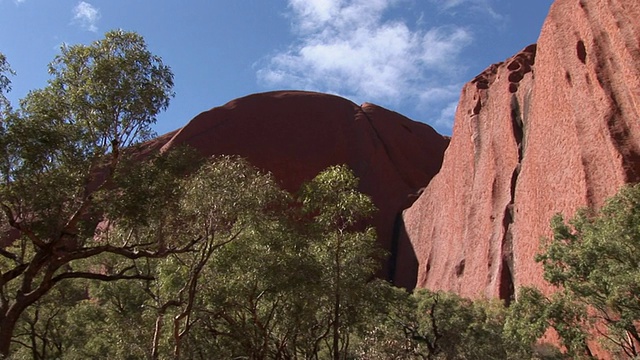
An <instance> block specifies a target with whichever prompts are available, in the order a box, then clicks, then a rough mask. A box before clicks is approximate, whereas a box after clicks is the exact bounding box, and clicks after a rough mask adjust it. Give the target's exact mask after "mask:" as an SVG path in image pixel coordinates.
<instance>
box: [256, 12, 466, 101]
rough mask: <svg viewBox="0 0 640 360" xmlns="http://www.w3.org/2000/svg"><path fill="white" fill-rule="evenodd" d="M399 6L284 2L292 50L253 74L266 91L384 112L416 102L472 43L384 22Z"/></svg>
mask: <svg viewBox="0 0 640 360" xmlns="http://www.w3.org/2000/svg"><path fill="white" fill-rule="evenodd" d="M399 1H401V0H289V7H290V9H291V12H292V19H293V24H294V31H295V32H296V34H298V35H299V39H298V42H296V43H295V44H293V45H292V46H291V47H290V48H289V49H288V50H287V51H283V52H280V53H277V54H275V55H273V56H271V57H270V58H269V59H267V61H266V63H265V64H262V65H263V66H262V67H261V68H260V69H259V70H258V78H259V80H260V81H262V82H263V83H264V84H266V85H267V86H270V87H293V88H302V89H307V90H317V91H324V92H331V93H336V94H340V95H343V96H346V97H350V98H352V99H354V101H358V102H363V101H372V102H378V103H381V104H383V105H387V106H389V105H394V104H398V103H400V102H406V101H407V99H414V101H417V100H419V97H420V95H421V94H422V93H423V92H424V89H425V87H427V86H428V83H429V82H433V78H434V77H444V76H445V75H448V74H450V73H451V71H452V68H455V67H452V64H454V63H455V62H456V58H457V56H458V54H459V53H460V52H461V51H462V50H463V49H464V48H465V47H466V46H467V45H468V44H470V42H471V41H472V38H473V35H472V34H471V32H470V31H469V30H468V29H466V28H465V27H461V26H454V25H449V26H441V27H432V28H430V29H411V27H410V25H409V23H408V22H406V21H404V20H398V19H389V18H386V17H385V15H387V13H388V12H389V11H390V10H391V9H392V8H393V7H394V5H397V4H398V3H399Z"/></svg>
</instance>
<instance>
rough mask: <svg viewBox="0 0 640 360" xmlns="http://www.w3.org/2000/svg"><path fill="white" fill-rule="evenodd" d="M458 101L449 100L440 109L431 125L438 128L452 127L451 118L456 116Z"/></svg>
mask: <svg viewBox="0 0 640 360" xmlns="http://www.w3.org/2000/svg"><path fill="white" fill-rule="evenodd" d="M457 109H458V102H457V101H454V102H450V103H449V104H448V105H447V106H445V107H444V108H443V109H442V110H441V111H440V116H439V117H438V118H437V119H436V120H435V121H434V123H433V125H434V126H436V127H437V128H439V129H446V130H451V129H453V119H454V117H455V116H456V110H457Z"/></svg>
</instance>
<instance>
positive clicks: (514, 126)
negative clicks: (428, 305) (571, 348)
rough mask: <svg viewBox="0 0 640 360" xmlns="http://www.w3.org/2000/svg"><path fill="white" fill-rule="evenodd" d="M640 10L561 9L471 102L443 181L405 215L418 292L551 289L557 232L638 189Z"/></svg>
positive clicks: (485, 78) (623, 1)
mask: <svg viewBox="0 0 640 360" xmlns="http://www.w3.org/2000/svg"><path fill="white" fill-rule="evenodd" d="M638 19H640V3H639V2H638V1H637V0H608V1H600V0H556V1H555V3H554V4H553V5H552V7H551V9H550V13H549V16H548V18H547V20H546V22H545V24H544V27H543V30H542V33H541V35H540V38H539V41H538V44H537V46H535V45H532V46H529V47H527V48H526V49H524V50H523V51H522V52H520V53H519V54H518V55H516V56H514V57H513V58H511V59H509V60H507V61H506V62H504V63H500V64H496V65H492V66H491V67H489V68H488V69H487V70H486V71H485V72H483V73H482V74H481V75H479V76H478V77H476V78H475V79H474V80H473V81H472V82H470V83H468V84H467V85H466V86H465V87H464V88H463V90H462V94H461V98H460V103H459V106H458V110H457V113H456V118H455V125H454V130H453V137H452V141H451V144H450V146H449V148H448V150H447V151H446V154H445V158H444V162H443V167H442V170H441V171H440V173H439V174H438V175H437V176H436V177H435V178H434V179H433V180H432V181H431V183H430V184H429V186H428V187H427V188H426V189H425V191H424V193H423V194H422V195H421V196H420V198H419V199H418V200H417V201H416V202H415V203H414V204H413V206H412V207H411V208H409V209H408V210H406V211H405V212H404V215H403V225H404V227H405V228H406V237H407V238H408V241H409V242H410V243H411V244H412V245H413V247H414V251H415V253H416V254H417V257H418V262H419V268H418V277H417V286H419V287H428V288H431V289H444V290H451V291H455V292H457V293H459V294H462V295H466V296H471V297H480V296H488V297H500V298H502V299H505V300H507V301H509V300H510V299H511V298H512V297H513V296H514V291H515V289H517V288H518V287H520V286H523V285H536V286H538V287H541V288H543V289H544V288H545V285H544V281H543V279H542V269H541V267H540V266H539V264H537V263H535V261H534V256H535V254H536V253H537V252H538V251H539V249H540V240H541V238H543V237H548V236H550V235H551V234H550V230H549V220H550V218H551V217H552V216H553V215H554V214H556V213H558V212H559V213H563V214H565V215H567V216H571V215H573V213H574V212H575V210H576V209H577V208H579V207H583V206H593V207H598V206H600V205H602V203H603V202H604V200H605V199H606V198H608V197H610V196H611V195H613V194H614V193H615V192H616V191H617V190H618V189H619V187H620V186H621V185H623V184H625V183H627V182H635V181H638V180H640V123H639V122H638V121H639V119H640V22H639V21H638Z"/></svg>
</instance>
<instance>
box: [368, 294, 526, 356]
mask: <svg viewBox="0 0 640 360" xmlns="http://www.w3.org/2000/svg"><path fill="white" fill-rule="evenodd" d="M392 291H394V292H395V294H394V295H392V296H389V297H388V299H392V302H391V303H390V304H389V305H388V306H389V309H388V310H387V311H386V312H385V313H386V314H387V315H386V316H385V317H384V318H383V319H382V320H380V321H378V322H377V323H376V325H375V327H373V328H371V329H370V330H369V333H368V335H367V336H366V337H365V339H364V341H363V343H362V344H360V346H359V349H358V352H359V356H360V358H366V359H509V358H512V359H520V358H521V357H512V356H511V354H510V352H509V350H510V349H508V347H507V344H506V343H505V342H504V340H503V325H504V321H505V317H506V314H507V310H506V308H505V307H504V306H503V304H502V303H500V302H494V301H486V300H477V301H471V300H469V299H465V298H462V297H459V296H457V295H455V294H452V293H445V292H432V291H428V290H426V289H420V290H417V291H416V292H415V293H413V294H407V293H403V292H402V290H398V289H395V290H392Z"/></svg>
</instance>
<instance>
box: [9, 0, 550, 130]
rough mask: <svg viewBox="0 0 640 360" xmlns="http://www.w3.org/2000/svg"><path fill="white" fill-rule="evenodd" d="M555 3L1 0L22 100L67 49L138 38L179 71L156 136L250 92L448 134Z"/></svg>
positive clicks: (535, 0)
mask: <svg viewBox="0 0 640 360" xmlns="http://www.w3.org/2000/svg"><path fill="white" fill-rule="evenodd" d="M551 3H552V0H226V1H222V0H187V1H177V0H173V1H168V0H155V1H131V0H86V1H78V0H55V1H53V0H0V52H2V53H4V54H5V55H6V57H7V59H8V60H9V62H10V64H11V66H12V68H13V69H14V70H15V71H16V73H17V75H16V76H14V77H12V81H13V84H12V85H13V91H12V92H11V93H9V98H10V99H11V100H12V102H13V103H14V106H15V105H16V104H17V101H18V99H20V98H22V97H24V96H25V95H26V94H27V92H28V91H29V90H32V89H36V88H41V87H43V86H44V85H46V81H47V79H48V74H47V70H46V65H47V64H48V63H49V62H50V61H51V60H52V59H53V57H54V56H55V55H56V54H57V53H58V50H59V47H60V45H61V44H63V43H67V44H76V43H90V42H91V41H94V40H97V39H100V38H101V37H102V35H103V34H104V33H105V32H106V31H108V30H111V29H116V28H120V29H124V30H127V31H135V32H138V33H139V34H141V35H142V36H144V37H145V39H146V41H147V44H148V47H149V49H150V50H151V51H152V52H153V53H155V54H157V55H159V56H161V57H162V58H163V60H164V62H165V63H166V64H167V65H169V66H171V68H172V70H173V72H174V74H175V92H176V97H175V98H174V99H173V101H172V103H171V105H170V108H169V109H168V111H166V112H165V113H163V114H161V115H160V116H159V117H158V123H157V125H156V127H155V129H156V131H157V132H158V133H160V134H162V133H165V132H167V131H170V130H173V129H175V128H178V127H180V126H183V125H184V124H186V123H187V122H188V121H189V120H190V119H191V118H193V117H194V116H195V115H197V114H198V113H200V112H202V111H205V110H208V109H209V108H212V107H214V106H220V105H222V104H224V103H226V102H227V101H229V100H232V99H234V98H237V97H241V96H245V95H248V94H251V93H256V92H263V91H270V90H279V89H301V90H315V91H321V92H329V93H334V94H338V95H341V96H344V97H346V98H348V99H350V100H352V101H354V102H355V103H357V104H361V103H363V102H372V103H375V104H378V105H381V106H384V107H386V108H388V109H391V110H394V111H397V112H399V113H402V114H404V115H406V116H408V117H410V118H412V119H414V120H417V121H422V122H426V123H428V124H430V125H432V126H433V127H435V128H436V129H437V130H438V131H440V132H441V133H444V134H450V132H451V126H452V121H453V112H454V111H455V105H456V103H457V100H458V96H459V92H460V89H461V87H462V85H463V84H464V83H465V82H467V81H469V80H471V79H472V78H473V77H474V76H475V75H477V74H478V73H480V72H481V71H482V70H483V69H485V68H486V67H487V66H489V65H490V64H492V63H495V62H498V61H503V60H504V59H506V58H508V57H510V56H511V55H513V54H515V53H516V52H517V51H519V50H520V49H522V48H524V47H525V46H527V45H529V44H531V43H534V42H536V40H537V37H538V35H539V32H540V28H541V26H542V22H543V21H544V18H545V16H546V14H547V12H548V10H549V6H550V5H551Z"/></svg>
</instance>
